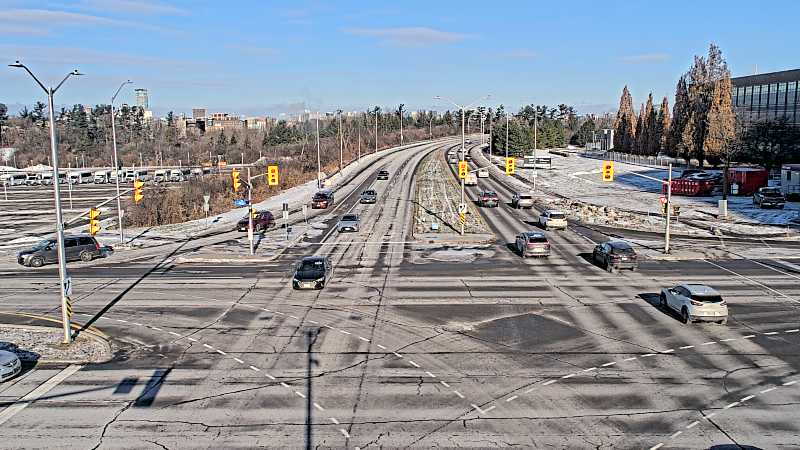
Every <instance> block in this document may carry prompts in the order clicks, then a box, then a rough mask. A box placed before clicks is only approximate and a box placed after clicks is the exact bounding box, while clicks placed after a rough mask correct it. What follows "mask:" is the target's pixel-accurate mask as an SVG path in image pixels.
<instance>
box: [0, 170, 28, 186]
mask: <svg viewBox="0 0 800 450" xmlns="http://www.w3.org/2000/svg"><path fill="white" fill-rule="evenodd" d="M27 180H28V174H26V173H7V174H4V175H0V184H2V185H3V186H19V185H21V184H25V182H26V181H27Z"/></svg>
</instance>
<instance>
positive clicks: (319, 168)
mask: <svg viewBox="0 0 800 450" xmlns="http://www.w3.org/2000/svg"><path fill="white" fill-rule="evenodd" d="M321 173H322V159H321V158H320V155H319V112H318V113H317V189H322V179H320V174H321Z"/></svg>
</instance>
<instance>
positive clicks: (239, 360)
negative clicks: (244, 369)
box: [233, 358, 244, 364]
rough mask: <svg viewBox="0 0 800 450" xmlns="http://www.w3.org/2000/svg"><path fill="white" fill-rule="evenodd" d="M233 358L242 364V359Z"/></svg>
mask: <svg viewBox="0 0 800 450" xmlns="http://www.w3.org/2000/svg"><path fill="white" fill-rule="evenodd" d="M233 360H234V361H236V362H238V363H239V364H244V361H242V360H241V359H239V358H233Z"/></svg>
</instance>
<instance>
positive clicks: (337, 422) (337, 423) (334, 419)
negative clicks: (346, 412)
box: [328, 417, 339, 425]
mask: <svg viewBox="0 0 800 450" xmlns="http://www.w3.org/2000/svg"><path fill="white" fill-rule="evenodd" d="M328 419H330V421H331V422H333V423H335V424H336V425H339V421H338V420H336V417H328Z"/></svg>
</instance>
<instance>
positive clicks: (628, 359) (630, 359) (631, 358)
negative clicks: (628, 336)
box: [581, 356, 638, 372]
mask: <svg viewBox="0 0 800 450" xmlns="http://www.w3.org/2000/svg"><path fill="white" fill-rule="evenodd" d="M637 358H638V356H633V357H630V358H625V359H623V361H625V362H628V361H633V360H635V359H637ZM581 372H583V371H581Z"/></svg>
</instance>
